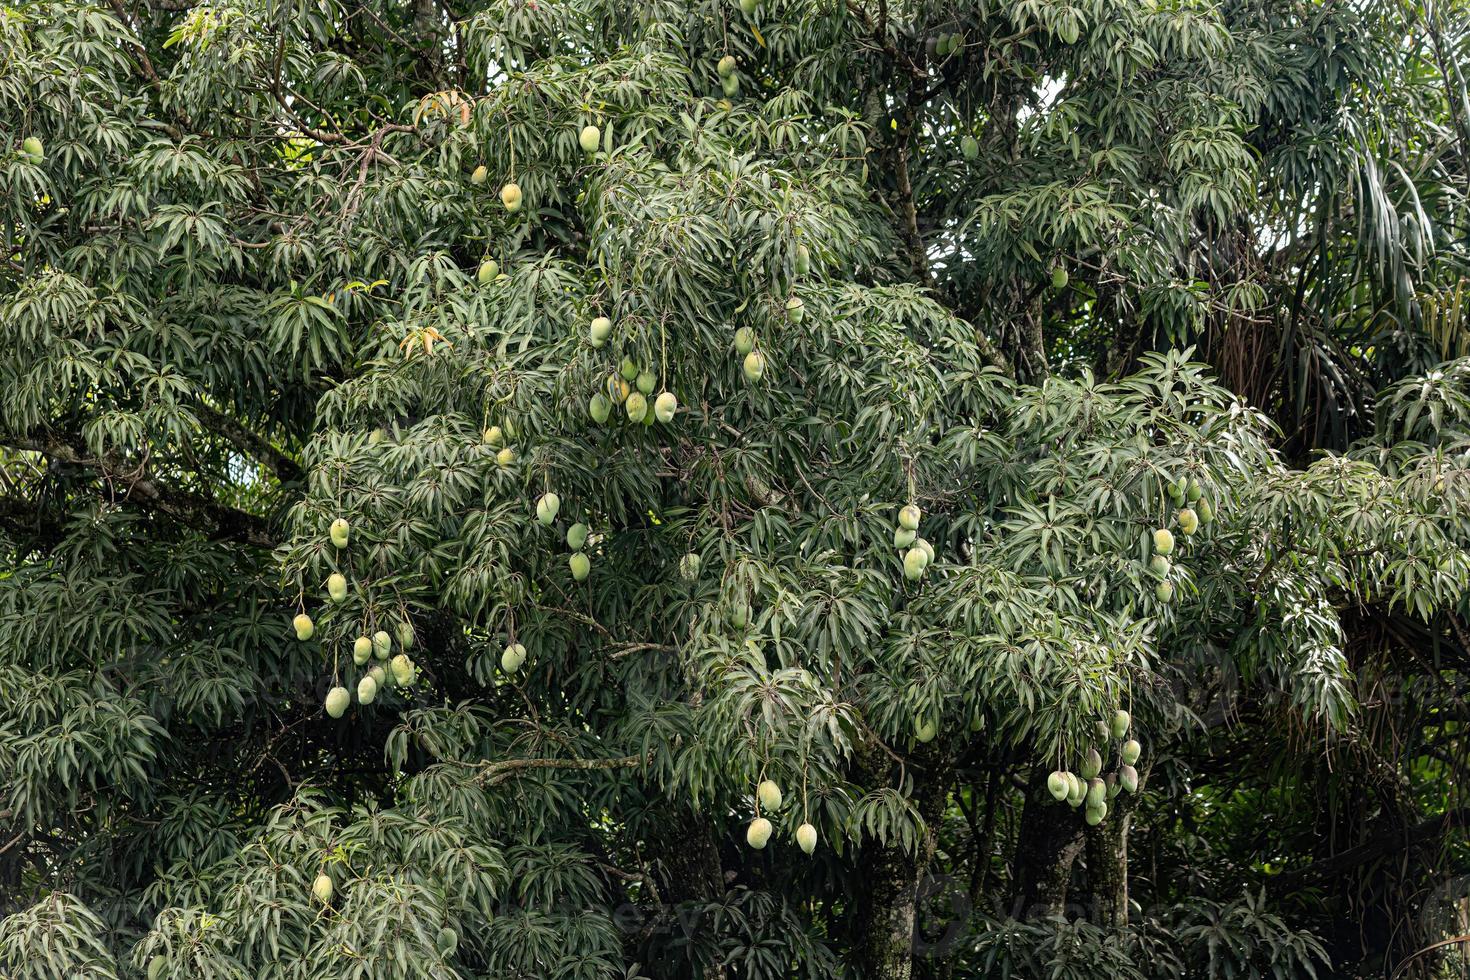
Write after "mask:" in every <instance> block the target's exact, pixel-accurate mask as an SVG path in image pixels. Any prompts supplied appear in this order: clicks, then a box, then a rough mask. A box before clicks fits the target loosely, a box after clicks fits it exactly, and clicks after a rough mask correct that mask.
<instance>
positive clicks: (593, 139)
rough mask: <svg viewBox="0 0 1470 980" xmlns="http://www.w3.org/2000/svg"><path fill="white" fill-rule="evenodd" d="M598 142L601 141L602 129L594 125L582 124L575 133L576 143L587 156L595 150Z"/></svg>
mask: <svg viewBox="0 0 1470 980" xmlns="http://www.w3.org/2000/svg"><path fill="white" fill-rule="evenodd" d="M600 142H602V130H600V129H598V128H597V127H596V126H583V127H582V131H581V132H580V133H578V134H577V145H578V146H580V147H581V148H582V152H583V153H586V154H587V155H588V156H591V155H592V154H594V153H596V152H597V144H598V143H600Z"/></svg>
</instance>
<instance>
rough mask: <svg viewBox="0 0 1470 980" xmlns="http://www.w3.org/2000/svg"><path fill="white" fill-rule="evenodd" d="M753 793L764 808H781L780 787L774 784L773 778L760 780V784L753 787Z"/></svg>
mask: <svg viewBox="0 0 1470 980" xmlns="http://www.w3.org/2000/svg"><path fill="white" fill-rule="evenodd" d="M755 795H756V799H758V800H760V801H761V806H762V807H764V808H765V809H767V810H779V809H781V787H780V786H777V785H776V781H775V780H774V779H763V780H761V782H760V785H759V786H757V787H756V788H755Z"/></svg>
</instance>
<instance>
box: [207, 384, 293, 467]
mask: <svg viewBox="0 0 1470 980" xmlns="http://www.w3.org/2000/svg"><path fill="white" fill-rule="evenodd" d="M193 408H194V414H195V415H196V416H198V418H199V421H200V423H201V424H203V425H204V426H205V427H206V428H208V429H209V430H210V431H212V432H215V433H217V434H219V435H220V436H223V437H224V438H225V440H226V441H228V442H229V443H230V445H232V446H234V447H235V448H236V449H238V450H240V452H242V453H244V454H245V455H247V456H250V457H253V458H254V459H258V460H260V461H261V462H262V463H265V464H266V465H267V466H269V467H270V468H271V470H272V471H273V472H274V473H275V474H276V479H278V480H280V481H281V482H282V483H295V482H297V481H299V480H300V479H301V478H302V476H303V475H304V474H303V473H302V472H301V467H300V466H299V465H298V464H297V463H296V461H295V460H294V459H292V458H291V457H290V456H287V455H286V454H285V453H283V452H281V451H280V450H279V449H277V448H276V447H275V446H272V445H271V443H270V440H268V439H266V438H265V437H264V436H262V435H260V434H259V433H257V432H253V431H251V430H250V429H247V428H246V427H245V426H243V425H241V424H240V423H239V422H237V421H236V420H235V419H234V418H233V417H231V416H229V415H226V414H225V413H224V412H221V411H219V410H218V409H215V408H211V407H210V406H209V405H207V404H205V403H204V402H202V401H200V402H197V403H195V405H194V406H193Z"/></svg>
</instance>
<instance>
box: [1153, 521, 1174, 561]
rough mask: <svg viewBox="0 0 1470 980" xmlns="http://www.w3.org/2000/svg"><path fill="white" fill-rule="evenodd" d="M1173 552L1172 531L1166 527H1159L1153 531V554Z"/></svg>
mask: <svg viewBox="0 0 1470 980" xmlns="http://www.w3.org/2000/svg"><path fill="white" fill-rule="evenodd" d="M1173 553H1174V533H1173V532H1172V531H1170V530H1169V529H1168V528H1166V527H1161V528H1159V529H1158V530H1157V531H1155V532H1154V554H1156V555H1169V554H1173Z"/></svg>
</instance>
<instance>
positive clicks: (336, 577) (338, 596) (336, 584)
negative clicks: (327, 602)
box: [327, 572, 347, 602]
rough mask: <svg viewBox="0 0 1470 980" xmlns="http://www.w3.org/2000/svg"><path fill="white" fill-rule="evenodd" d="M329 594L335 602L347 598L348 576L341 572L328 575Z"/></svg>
mask: <svg viewBox="0 0 1470 980" xmlns="http://www.w3.org/2000/svg"><path fill="white" fill-rule="evenodd" d="M327 595H329V596H331V597H332V601H333V602H341V601H342V600H343V599H346V598H347V578H346V577H345V576H344V575H343V574H342V573H341V572H333V573H332V574H330V575H328V576H327Z"/></svg>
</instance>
